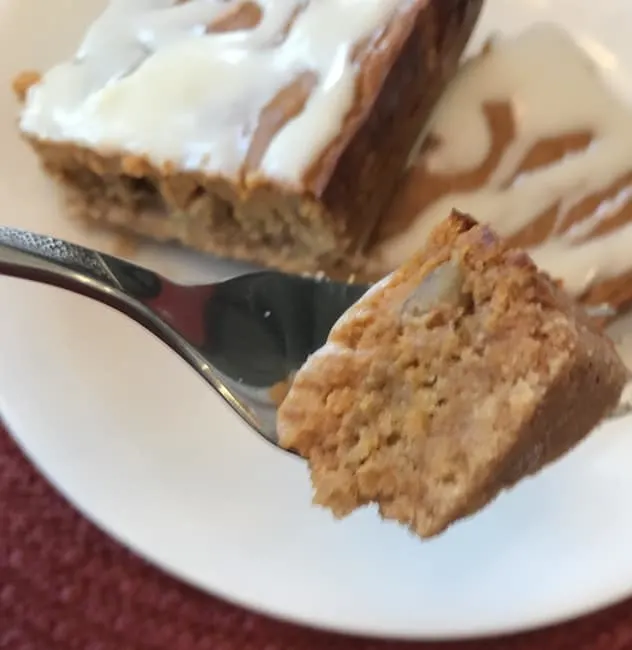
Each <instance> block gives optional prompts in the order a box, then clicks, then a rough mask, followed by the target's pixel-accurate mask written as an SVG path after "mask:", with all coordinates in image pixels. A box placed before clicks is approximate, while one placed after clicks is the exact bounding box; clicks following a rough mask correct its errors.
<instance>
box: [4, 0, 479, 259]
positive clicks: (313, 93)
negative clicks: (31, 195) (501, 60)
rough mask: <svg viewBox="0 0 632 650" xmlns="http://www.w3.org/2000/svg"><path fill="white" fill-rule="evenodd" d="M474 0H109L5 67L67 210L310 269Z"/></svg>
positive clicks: (416, 124) (356, 203) (372, 197)
mask: <svg viewBox="0 0 632 650" xmlns="http://www.w3.org/2000/svg"><path fill="white" fill-rule="evenodd" d="M481 4H482V0H362V1H358V0H328V1H327V2H323V1H318V0H256V1H251V0H128V1H127V2H120V1H119V0H112V1H111V2H110V4H109V5H108V7H107V8H106V9H105V11H104V13H103V14H102V15H101V16H100V17H99V18H98V19H97V20H96V22H94V24H93V25H92V26H91V28H90V29H89V30H88V32H87V34H86V36H85V38H84V40H83V43H82V44H81V46H80V47H79V49H78V51H77V52H76V54H75V55H74V57H73V58H72V59H71V60H70V61H67V62H65V63H61V64H60V65H57V66H55V67H53V68H52V69H51V70H50V71H48V72H47V73H46V74H44V75H43V76H39V75H38V74H33V73H25V74H23V75H21V76H20V77H18V79H16V81H15V84H14V85H15V89H16V91H17V93H18V95H19V96H21V97H22V98H23V100H24V105H23V109H22V112H21V118H20V128H21V131H22V133H23V135H24V137H25V138H26V139H27V140H28V141H29V142H30V143H31V145H32V146H33V148H34V149H35V151H36V152H37V154H38V156H39V158H40V159H41V161H42V163H43V165H44V167H45V169H46V170H47V172H48V173H49V174H50V175H51V176H53V177H54V178H55V179H56V180H58V181H59V182H60V183H61V185H62V186H63V187H64V188H65V190H66V192H67V194H68V197H69V199H70V200H69V204H70V206H71V208H72V211H73V213H74V214H76V215H78V216H79V217H81V218H83V219H87V220H89V221H91V222H93V221H97V222H101V223H104V224H109V225H112V226H116V227H118V228H121V229H123V230H125V231H128V232H130V233H137V234H140V235H143V236H147V237H150V238H153V239H158V240H174V241H177V242H180V243H181V244H184V245H185V246H190V247H193V248H196V249H200V250H203V251H209V252H212V253H215V254H218V255H220V256H225V257H230V258H236V259H242V260H249V261H253V262H258V263H263V264H265V265H269V266H274V267H280V268H283V269H286V270H293V271H302V272H318V271H321V270H325V269H333V268H336V267H337V266H339V265H340V264H342V263H344V262H345V260H348V259H349V258H350V257H351V258H352V257H353V256H354V255H355V254H356V252H357V251H359V250H361V249H362V248H363V246H364V245H365V244H366V242H367V239H368V238H369V236H370V234H371V232H372V230H373V229H374V227H375V225H376V222H377V219H378V217H379V216H380V214H381V212H382V211H383V210H384V208H385V207H386V205H387V203H388V201H389V199H390V198H391V196H392V194H393V191H394V187H395V184H396V182H397V180H398V178H399V177H400V176H401V174H402V171H403V169H404V167H405V165H406V161H407V158H408V156H409V154H410V151H411V148H412V145H413V143H414V141H415V140H416V138H417V134H418V133H419V130H420V128H421V127H422V125H423V124H424V122H425V121H426V119H427V118H428V116H429V113H430V111H431V109H432V108H433V106H434V104H435V101H436V100H437V99H438V97H439V95H440V93H441V91H442V89H443V88H444V85H445V84H446V82H447V81H448V80H449V79H450V77H451V76H452V74H453V72H454V71H455V69H456V67H457V64H458V60H459V57H460V54H461V52H462V50H463V49H464V46H465V44H466V42H467V40H468V38H469V36H470V33H471V31H472V29H473V27H474V24H475V22H476V19H477V16H478V14H479V11H480V8H481Z"/></svg>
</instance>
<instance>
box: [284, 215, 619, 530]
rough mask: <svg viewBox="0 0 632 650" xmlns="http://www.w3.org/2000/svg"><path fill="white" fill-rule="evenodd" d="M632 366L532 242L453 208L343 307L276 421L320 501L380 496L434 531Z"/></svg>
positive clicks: (337, 503)
mask: <svg viewBox="0 0 632 650" xmlns="http://www.w3.org/2000/svg"><path fill="white" fill-rule="evenodd" d="M627 378H628V372H627V370H626V368H625V367H624V365H623V362H622V361H621V360H620V358H619V357H618V355H617V353H616V351H615V349H614V346H613V345H612V343H611V342H610V340H608V339H607V338H606V337H605V336H603V335H602V334H601V333H600V332H599V331H598V330H597V329H595V326H594V325H593V324H592V322H591V321H590V320H589V319H588V318H587V317H586V316H585V314H584V312H583V311H582V310H581V309H580V308H579V307H577V306H576V304H575V302H574V301H573V300H572V299H571V298H570V297H569V296H568V295H567V294H566V293H565V292H564V291H563V290H562V289H561V288H560V287H559V286H558V284H556V283H554V282H553V281H552V280H551V279H550V278H549V277H548V276H547V275H545V274H544V273H542V272H540V271H539V270H538V269H537V267H536V266H535V264H534V263H533V262H532V261H531V259H530V258H529V257H528V255H527V254H526V253H525V252H523V251H521V250H519V249H516V248H513V247H511V246H509V245H507V244H506V243H505V242H504V241H502V240H500V239H499V238H497V236H496V235H495V234H494V233H493V231H492V230H491V229H490V228H489V227H488V226H481V225H478V224H477V223H476V222H475V221H474V220H473V219H471V218H469V217H467V216H464V215H462V214H459V213H454V214H453V215H452V216H451V217H450V218H449V219H448V220H447V221H445V222H444V223H442V224H440V225H439V226H437V227H436V228H435V230H434V231H433V233H432V234H431V236H430V239H429V241H428V243H427V244H426V246H425V247H424V249H423V250H421V252H419V253H418V254H416V255H415V256H414V257H413V258H412V259H410V261H408V262H407V263H406V264H404V265H403V266H402V267H400V268H399V269H398V270H396V271H395V272H394V273H393V274H392V275H390V276H388V277H387V278H385V279H384V280H383V281H382V282H380V283H379V284H377V285H375V286H374V287H373V288H372V289H370V290H369V292H368V293H367V294H366V295H365V296H364V297H363V298H362V299H360V301H359V302H357V303H356V304H355V305H354V306H353V307H352V308H351V309H350V310H349V311H348V312H347V313H346V314H345V315H343V317H342V318H341V320H339V322H338V323H337V324H336V325H335V326H334V328H333V330H332V331H331V334H330V337H329V339H328V342H327V344H326V345H325V346H324V347H323V348H322V349H321V350H319V351H317V352H316V353H315V354H314V355H313V356H312V357H310V358H309V359H308V360H307V362H306V363H305V365H304V366H303V368H302V369H301V370H300V371H299V372H298V374H297V375H296V377H295V380H294V383H293V385H292V388H291V389H290V391H289V394H288V396H287V397H286V399H285V401H284V402H283V404H282V406H281V408H280V412H279V422H278V428H279V434H280V438H281V442H282V444H283V445H284V446H285V447H287V448H291V449H294V450H296V451H297V452H298V453H300V454H301V455H302V456H304V457H306V458H307V459H308V460H309V465H310V468H311V475H312V482H313V485H314V487H315V497H314V500H315V502H316V503H317V504H320V505H323V506H326V507H328V508H330V509H331V510H332V511H333V513H334V514H335V515H336V516H338V517H343V516H345V515H348V514H349V513H351V512H352V511H353V510H355V509H356V508H359V507H361V506H364V505H367V504H371V503H375V504H377V505H378V507H379V511H380V513H381V515H382V516H383V517H384V518H386V519H394V520H397V521H399V522H401V523H402V524H405V525H406V526H408V527H410V529H411V530H412V531H414V532H415V533H416V534H418V535H419V536H421V537H431V536H434V535H437V534H439V533H441V532H442V531H444V530H445V529H446V528H447V527H448V526H449V525H451V524H452V523H453V522H456V521H457V520H459V519H461V518H463V517H466V516H468V515H471V514H473V513H475V512H477V511H478V510H479V509H481V508H482V507H483V506H485V505H486V504H487V503H489V502H490V501H492V500H493V499H494V498H495V497H496V496H497V495H498V494H499V492H500V491H501V490H503V489H504V488H508V487H510V486H512V485H514V484H515V483H516V482H517V481H519V480H520V479H522V478H524V477H526V476H527V475H530V474H533V473H534V472H537V471H538V470H540V469H541V468H542V467H544V466H545V465H547V464H548V463H551V462H552V461H554V460H556V459H558V458H559V457H560V456H562V455H563V454H565V453H566V452H567V451H569V450H570V449H571V448H573V447H574V446H575V445H576V444H577V443H578V442H579V441H580V440H582V438H584V437H585V436H586V435H587V434H588V433H589V432H590V431H591V430H592V429H593V428H594V427H595V425H597V424H598V423H599V421H600V420H601V419H602V418H603V417H604V416H606V415H607V414H608V413H609V412H610V411H611V409H613V408H614V407H615V406H616V404H617V402H618V400H619V397H620V395H621V392H622V390H623V387H624V385H625V383H626V381H627Z"/></svg>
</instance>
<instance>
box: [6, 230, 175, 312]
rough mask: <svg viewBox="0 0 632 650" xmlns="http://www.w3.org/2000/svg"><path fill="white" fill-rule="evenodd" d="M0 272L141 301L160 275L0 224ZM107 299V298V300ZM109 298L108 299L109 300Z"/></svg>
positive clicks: (155, 288) (157, 288)
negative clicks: (0, 225)
mask: <svg viewBox="0 0 632 650" xmlns="http://www.w3.org/2000/svg"><path fill="white" fill-rule="evenodd" d="M0 273H2V274H3V275H10V276H13V277H19V278H24V279H26V280H35V281H37V282H43V283H45V284H52V285H55V286H59V287H61V288H64V289H70V290H71V291H75V292H78V293H82V294H84V295H88V296H90V297H93V298H98V299H101V300H103V299H105V298H107V297H108V295H109V296H110V298H111V299H115V298H116V299H120V298H121V297H122V295H121V294H124V295H125V296H126V297H128V298H133V299H135V300H141V301H145V300H148V299H151V298H155V297H157V296H158V295H159V294H160V292H161V285H162V282H161V278H160V277H159V276H157V275H156V274H155V273H152V272H151V271H148V270H146V269H143V268H140V267H138V266H136V265H134V264H131V263H129V262H126V261H124V260H121V259H118V258H116V257H112V256H110V255H106V254H105V253H99V252H97V251H94V250H90V249H88V248H84V247H83V246H78V245H76V244H71V243H70V242H67V241H64V240H62V239H56V238H54V237H49V236H47V235H38V234H35V233H32V232H28V231H26V230H19V229H17V228H8V227H5V226H2V227H0ZM110 301H111V300H110ZM110 301H109V302H110Z"/></svg>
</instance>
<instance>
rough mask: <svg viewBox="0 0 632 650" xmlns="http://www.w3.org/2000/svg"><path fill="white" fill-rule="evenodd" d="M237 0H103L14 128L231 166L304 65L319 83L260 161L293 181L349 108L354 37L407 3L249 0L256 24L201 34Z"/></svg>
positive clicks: (213, 168) (191, 165) (190, 162)
mask: <svg viewBox="0 0 632 650" xmlns="http://www.w3.org/2000/svg"><path fill="white" fill-rule="evenodd" d="M241 4H242V0H188V1H185V2H182V3H179V4H176V0H111V1H110V4H109V6H108V7H107V9H106V10H105V12H104V13H103V14H102V15H101V17H99V18H98V19H97V21H96V22H95V23H94V24H93V25H92V27H91V28H90V29H89V31H88V33H87V34H86V36H85V39H84V42H83V44H82V45H81V47H80V48H79V50H78V52H77V54H76V56H75V57H74V59H73V60H71V61H68V62H66V63H62V64H61V65H58V66H57V67H55V68H53V69H52V70H50V71H49V72H48V74H46V75H45V76H44V78H43V80H42V82H41V83H40V84H38V85H37V86H35V87H34V88H32V89H31V91H30V92H29V95H28V98H27V103H26V107H25V109H24V111H23V114H22V121H21V127H22V129H23V130H24V131H25V132H27V133H30V134H33V135H35V136H37V137H39V138H42V139H46V140H53V141H69V142H73V143H76V144H80V145H85V146H88V147H96V148H99V149H100V150H112V151H118V152H120V151H122V152H125V153H132V154H139V155H145V156H147V157H149V158H150V159H151V160H153V161H156V162H158V163H161V162H167V161H169V162H171V163H174V164H175V165H176V166H178V167H181V168H184V169H200V170H203V171H205V172H210V173H218V174H222V175H226V176H232V175H237V174H238V173H239V172H240V170H241V168H242V166H243V163H244V161H245V157H246V154H247V152H248V148H249V145H250V141H251V138H252V135H253V133H254V132H255V129H256V127H257V124H258V119H259V116H260V114H261V112H262V110H263V108H264V107H265V106H266V105H267V104H268V103H269V102H270V101H271V100H272V99H273V98H274V97H275V96H276V95H277V93H278V92H279V91H281V90H282V89H283V88H284V87H286V86H287V85H289V84H290V83H292V82H293V81H294V80H295V79H296V78H297V77H298V76H299V75H300V74H302V73H305V72H307V71H309V72H312V73H314V74H315V75H316V76H317V79H318V81H317V84H316V86H315V88H314V89H313V91H312V93H311V96H310V98H309V100H308V102H307V104H306V106H305V108H304V110H303V112H302V113H300V114H299V115H298V116H296V118H295V119H293V120H291V121H290V122H289V123H287V124H286V125H285V126H284V127H283V128H282V129H281V130H280V131H279V132H278V133H277V135H276V136H275V137H274V138H273V140H272V142H271V143H270V146H269V148H268V150H267V151H266V153H265V156H264V158H263V160H262V162H261V165H260V172H262V173H263V174H264V175H265V176H268V177H271V178H275V179H281V180H284V181H286V182H289V183H291V182H298V181H300V178H301V176H302V174H303V173H304V171H305V170H306V168H308V167H309V165H310V163H311V162H312V161H314V160H315V159H316V158H317V157H318V155H319V154H320V153H321V151H322V150H323V149H324V148H325V147H326V145H327V144H329V142H330V141H331V140H332V139H333V138H334V137H335V136H336V135H337V134H338V133H339V130H340V127H341V125H342V123H343V120H344V118H345V116H346V114H347V111H348V110H349V108H350V106H351V103H352V99H353V94H354V86H355V79H356V73H357V65H355V64H354V63H353V62H352V61H351V55H352V53H353V48H354V46H355V45H357V44H358V43H360V42H362V41H364V40H365V39H367V38H370V37H372V36H373V37H375V38H378V37H379V35H380V34H381V33H382V32H383V30H384V28H385V27H386V26H387V24H388V22H389V21H390V19H391V18H392V17H393V15H394V13H395V12H396V11H397V10H398V9H402V8H403V9H405V8H407V7H408V6H409V4H410V2H409V1H408V0H257V4H258V5H259V7H260V9H261V11H262V14H263V15H262V19H261V21H260V23H259V24H258V25H257V26H256V27H254V28H249V29H242V30H238V31H231V32H219V33H207V32H208V29H207V28H208V26H209V25H211V24H212V23H217V22H218V20H220V19H221V18H222V16H225V15H227V14H228V13H231V12H233V11H235V10H236V9H237V8H238V7H239V6H240V5H241ZM289 25H291V28H290V29H289V31H288V30H287V28H288V26H289ZM286 32H287V34H286V36H285V37H284V34H285V33H286Z"/></svg>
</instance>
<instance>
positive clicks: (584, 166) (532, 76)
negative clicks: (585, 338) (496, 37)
mask: <svg viewBox="0 0 632 650" xmlns="http://www.w3.org/2000/svg"><path fill="white" fill-rule="evenodd" d="M490 102H509V103H510V105H511V107H512V110H513V114H514V119H515V124H516V130H517V133H516V138H515V140H514V141H513V142H512V143H511V144H510V146H509V147H508V149H507V150H506V152H505V154H504V156H503V157H502V159H501V161H500V162H499V164H498V166H497V168H496V169H495V170H494V172H493V173H492V175H491V177H490V178H489V179H488V181H487V183H486V184H485V186H484V187H481V188H480V189H477V190H475V191H471V192H461V193H458V192H455V193H453V194H448V195H445V196H443V197H442V198H440V199H439V200H437V201H436V202H435V203H433V204H432V205H431V206H429V207H428V208H427V209H426V210H424V211H423V212H422V213H421V214H420V215H418V217H417V219H416V220H414V221H413V223H412V224H411V226H410V227H409V228H408V229H407V230H406V231H404V232H402V233H399V234H398V235H396V236H394V237H393V238H391V239H390V240H388V241H386V242H385V243H384V244H383V245H382V247H381V248H380V250H379V251H378V257H379V259H380V263H381V264H382V265H383V266H385V267H387V268H391V267H396V266H398V265H399V264H401V263H402V262H403V261H404V260H405V259H406V258H407V257H409V256H410V255H411V254H412V253H413V252H414V251H415V250H417V249H418V248H419V247H420V245H421V244H422V243H423V241H425V239H426V237H427V236H428V234H429V232H430V230H432V228H433V227H434V226H436V225H437V223H439V222H440V221H442V220H443V219H445V218H446V216H447V215H448V214H449V213H450V211H451V210H452V209H453V208H458V209H460V210H462V211H464V212H468V213H471V214H472V215H473V216H474V217H475V218H476V219H479V220H480V221H483V222H486V223H489V224H490V225H491V226H492V227H493V228H494V229H495V230H496V231H497V232H498V233H499V234H500V235H503V236H510V235H513V234H515V233H517V232H519V231H520V230H522V229H523V228H524V227H525V226H527V225H529V224H530V223H531V222H532V221H534V220H535V219H536V218H537V217H538V216H540V215H542V214H543V213H544V212H546V211H547V210H548V209H550V208H552V207H554V206H556V205H558V204H559V211H558V216H557V219H558V221H557V223H558V225H559V224H561V223H562V220H563V219H564V217H565V216H566V215H567V214H568V212H569V211H570V210H571V209H572V208H573V207H574V206H576V205H578V204H580V203H581V202H582V201H583V200H585V199H586V198H588V197H590V196H592V195H595V194H598V193H600V192H602V191H605V190H607V189H608V188H609V187H611V186H612V185H613V184H614V183H615V182H616V181H619V180H620V179H622V178H623V177H624V176H625V175H626V174H627V173H629V172H630V171H631V170H632V110H631V109H630V107H629V106H627V105H626V104H624V102H623V101H622V100H621V99H619V97H618V96H616V95H615V94H614V92H613V91H611V90H610V88H608V87H607V85H606V83H605V81H604V80H603V79H602V78H601V77H600V76H599V74H598V71H597V69H596V67H595V66H594V64H593V63H592V61H591V60H590V59H589V58H588V56H587V55H586V54H585V53H584V52H583V51H582V50H581V49H580V47H579V46H578V45H576V44H575V43H574V41H573V40H572V39H571V38H570V37H569V36H568V35H567V34H566V33H565V32H563V31H562V30H561V29H559V28H557V27H554V26H551V25H537V26H535V27H533V28H531V29H530V30H528V31H526V32H525V33H523V34H522V35H520V36H518V37H516V38H513V39H507V40H503V41H498V42H495V43H494V45H493V47H492V49H491V51H490V52H489V53H488V54H486V55H484V56H481V57H477V58H476V59H473V60H471V61H470V62H468V63H467V64H466V65H465V66H463V69H462V70H461V72H460V74H459V76H458V77H457V79H456V80H455V82H454V83H453V84H452V86H451V88H450V90H449V91H448V92H447V94H446V96H445V97H444V99H443V101H442V103H441V105H440V106H439V107H438V109H437V112H436V115H435V117H434V119H433V124H432V125H431V128H430V131H431V132H432V133H433V134H435V135H436V136H438V138H439V141H440V145H439V146H438V148H437V149H436V150H435V151H434V152H433V153H432V154H430V155H427V158H426V161H427V165H428V169H429V171H431V172H435V173H444V174H457V173H462V172H468V171H473V170H475V169H477V168H479V167H480V165H481V164H482V163H483V162H484V161H485V160H486V159H487V156H488V154H489V153H490V149H491V143H492V141H491V134H490V131H489V127H488V124H487V122H486V120H485V116H484V113H483V110H482V108H483V106H484V104H486V103H490ZM582 132H588V133H590V134H592V135H593V136H594V137H593V140H592V142H591V144H590V146H589V147H588V148H587V149H586V150H584V151H580V152H577V153H574V154H571V155H568V156H567V157H566V158H564V159H563V160H561V161H559V162H556V163H553V164H551V165H549V166H548V167H546V168H538V169H534V170H533V171H530V172H527V173H524V174H521V175H520V176H519V177H518V178H515V176H516V174H517V172H518V170H519V168H520V165H521V163H522V161H523V160H524V159H525V156H526V155H527V154H528V152H529V151H530V150H531V149H532V148H533V146H534V145H535V144H537V143H538V142H540V141H542V140H546V139H548V138H557V137H559V136H560V135H564V134H574V133H582ZM514 178H515V180H513V179H514ZM630 200H632V186H631V187H628V188H626V189H625V191H623V192H621V193H620V195H619V196H616V197H612V198H611V199H610V200H609V201H607V202H604V203H602V204H601V205H600V206H599V207H598V209H597V210H596V211H595V213H594V214H591V215H588V216H587V217H586V218H585V219H584V220H583V221H582V222H581V223H580V224H577V225H576V226H574V227H573V228H571V229H569V230H567V231H565V232H560V231H559V230H558V232H557V234H555V235H554V236H553V237H552V238H551V239H550V240H549V241H547V242H546V243H545V244H543V245H542V246H538V247H535V248H533V249H532V250H531V251H530V253H531V254H532V256H533V258H534V259H535V261H536V262H537V263H538V264H539V265H541V267H542V268H544V269H545V270H547V271H548V272H549V273H551V274H552V275H553V276H555V277H557V278H560V279H562V280H563V281H564V283H565V285H566V287H567V288H568V289H569V290H570V291H573V292H576V293H581V292H582V291H584V290H585V289H586V288H587V287H589V286H590V285H591V284H592V283H593V282H596V281H599V280H603V279H606V278H610V277H616V276H618V275H620V274H621V273H623V272H625V271H629V270H632V254H631V251H632V224H630V225H626V226H624V227H623V228H620V229H617V230H615V231H613V232H611V233H609V234H606V235H604V236H601V237H597V238H592V239H589V240H586V237H587V236H588V235H590V233H591V232H593V231H594V230H595V228H596V227H597V226H598V225H599V224H600V223H602V222H603V221H604V220H606V219H607V218H608V217H610V216H614V215H616V214H617V212H618V211H619V210H620V209H621V208H623V207H625V205H626V204H627V203H628V202H629V201H630Z"/></svg>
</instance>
